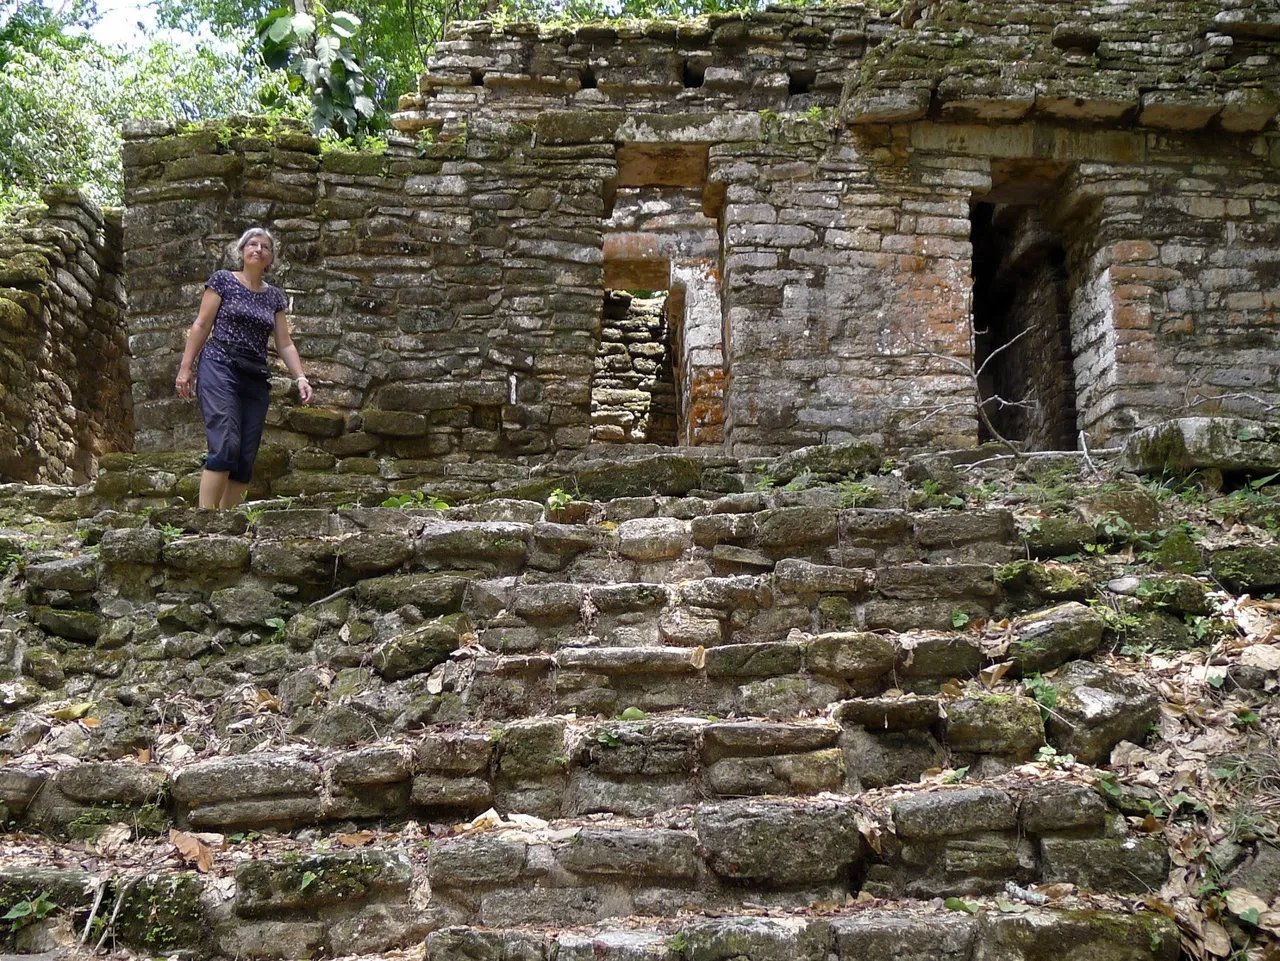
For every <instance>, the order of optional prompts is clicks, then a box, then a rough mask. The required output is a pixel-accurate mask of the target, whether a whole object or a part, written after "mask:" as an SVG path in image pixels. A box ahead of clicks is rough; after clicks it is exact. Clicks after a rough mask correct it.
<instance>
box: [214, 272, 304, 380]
mask: <svg viewBox="0 0 1280 961" xmlns="http://www.w3.org/2000/svg"><path fill="white" fill-rule="evenodd" d="M204 285H205V286H206V287H208V288H209V289H210V290H212V291H213V292H214V293H215V294H217V295H218V296H219V297H221V298H222V303H221V304H219V305H218V313H217V316H215V317H214V319H213V331H212V333H211V335H210V338H209V342H208V344H206V346H205V350H211V351H215V352H216V353H218V354H221V355H223V356H224V357H225V352H224V351H223V350H222V349H221V348H220V347H219V346H218V345H217V344H215V343H214V342H213V341H214V340H215V339H216V340H220V341H222V342H223V343H225V344H234V345H236V346H238V347H243V348H245V349H247V350H252V351H253V352H254V353H255V354H257V355H259V356H261V357H262V358H263V360H265V359H266V357H267V337H268V336H269V335H270V333H271V331H272V329H273V328H274V327H275V322H276V314H277V313H279V312H280V311H282V310H284V309H285V308H286V307H288V302H287V301H286V300H285V296H284V292H283V291H282V290H281V289H280V288H279V287H272V286H271V285H270V284H267V285H266V286H265V287H263V288H262V289H261V290H250V289H249V288H248V287H246V286H245V285H244V284H242V283H241V282H240V281H238V280H236V276H235V274H233V273H232V272H231V271H229V270H219V271H217V272H215V273H214V275H213V276H212V277H210V278H209V279H208V280H207V281H205V284H204Z"/></svg>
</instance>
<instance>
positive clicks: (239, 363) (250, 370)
mask: <svg viewBox="0 0 1280 961" xmlns="http://www.w3.org/2000/svg"><path fill="white" fill-rule="evenodd" d="M209 339H210V340H211V341H213V343H215V344H216V345H217V346H219V347H221V348H222V352H223V353H224V354H226V355H227V360H229V361H230V362H231V366H232V367H234V368H235V369H236V370H238V371H239V372H240V373H242V374H244V375H245V376H246V377H256V378H258V379H259V380H266V379H267V378H268V377H270V376H271V368H270V367H268V366H267V362H266V359H265V358H262V357H259V356H258V354H257V353H256V352H255V351H252V350H249V349H247V348H244V347H237V346H236V345H234V344H228V343H227V342H226V341H225V340H219V339H218V338H217V337H210V338H209Z"/></svg>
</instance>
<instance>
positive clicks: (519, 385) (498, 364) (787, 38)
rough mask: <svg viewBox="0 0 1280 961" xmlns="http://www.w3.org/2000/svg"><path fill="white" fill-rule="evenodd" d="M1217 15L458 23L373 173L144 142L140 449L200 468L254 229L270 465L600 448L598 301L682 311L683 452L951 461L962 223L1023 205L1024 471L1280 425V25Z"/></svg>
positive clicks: (966, 383)
mask: <svg viewBox="0 0 1280 961" xmlns="http://www.w3.org/2000/svg"><path fill="white" fill-rule="evenodd" d="M1238 7H1239V5H1238V4H1235V3H1233V2H1228V0H1221V2H1218V3H1208V4H1206V3H1202V2H1198V0H1176V2H1172V3H1167V4H1161V5H1159V6H1158V7H1155V8H1148V7H1147V6H1140V7H1138V6H1132V5H1126V6H1106V7H1097V8H1094V7H1089V8H1088V9H1084V8H1082V7H1081V5H1079V4H1074V3H1047V4H1039V5H1036V6H1035V8H1034V9H1030V10H1029V9H1025V8H1024V6H1022V5H1019V4H1015V3H1012V2H1005V0H978V2H971V3H964V4H960V3H950V2H948V3H927V4H923V5H916V4H909V5H907V7H906V8H904V10H903V12H901V13H899V14H896V15H895V16H893V17H889V16H885V15H882V14H881V13H880V12H879V11H878V9H870V10H868V9H866V8H864V7H863V6H861V5H857V4H852V5H843V6H834V7H822V8H815V9H813V10H795V9H791V8H787V9H785V10H784V9H775V10H768V11H765V12H761V13H756V14H750V15H747V16H745V17H743V16H739V15H736V14H735V15H713V16H710V17H707V18H700V19H698V20H695V21H689V22H682V23H676V22H669V21H652V22H643V23H640V22H636V23H621V24H608V25H605V24H594V25H583V26H579V27H577V28H574V29H568V28H563V27H545V28H543V27H539V26H538V25H529V24H514V25H508V26H506V27H501V28H500V27H495V26H494V25H492V24H489V23H466V24H456V25H454V26H453V27H452V28H451V30H450V33H449V35H448V37H447V38H446V40H445V41H443V42H442V43H441V44H440V45H439V47H438V48H437V53H436V56H435V57H434V59H433V60H432V62H431V64H430V71H429V73H427V74H426V75H424V77H423V78H422V82H421V89H420V92H419V93H415V94H411V95H408V96H406V97H405V98H403V100H402V103H401V107H402V110H401V112H400V113H399V114H397V116H396V118H395V123H396V126H397V127H398V128H399V129H400V130H401V131H402V132H403V133H405V134H408V135H409V136H410V137H413V138H418V139H417V140H414V141H410V140H402V141H398V142H396V143H393V145H392V148H391V150H390V151H389V152H388V153H387V154H385V155H382V156H373V155H369V154H341V153H329V154H324V155H321V154H320V152H319V145H318V144H317V143H316V141H314V140H313V139H311V138H310V137H308V136H306V135H305V134H304V133H302V132H300V131H297V130H289V129H282V128H279V127H277V128H274V129H267V128H258V129H248V128H244V127H242V126H241V127H236V128H235V129H227V128H222V129H205V130H195V129H192V130H173V129H169V128H156V127H145V128H144V127H139V128H137V129H135V130H134V131H133V132H132V133H131V137H132V139H131V141H130V143H129V145H128V147H127V149H126V157H125V162H126V171H127V173H126V180H127V183H128V202H129V205H130V210H129V214H128V218H127V222H126V246H127V248H128V250H129V252H130V265H131V267H130V288H131V291H132V293H133V303H134V307H133V309H134V315H133V321H132V325H133V330H134V333H135V337H134V379H135V383H136V388H135V390H136V394H137V402H138V408H137V409H138V414H137V416H138V432H137V446H138V448H139V449H140V450H145V451H165V450H170V449H175V448H187V447H198V446H199V444H200V443H201V432H200V429H199V424H198V422H197V420H196V418H195V414H194V409H193V407H192V406H191V405H190V404H183V403H181V402H178V401H177V400H176V399H174V398H173V397H172V393H171V391H172V386H171V384H172V371H173V368H174V367H175V366H176V363H177V356H178V351H179V350H180V348H181V343H182V336H183V332H184V331H185V329H186V327H187V326H188V325H189V323H190V318H191V316H192V312H193V311H194V306H195V303H196V301H197V299H198V294H199V285H200V283H201V282H202V281H203V280H204V278H205V277H206V276H207V275H208V273H210V272H211V271H212V270H213V269H214V268H215V267H216V266H218V257H217V252H218V249H219V247H220V245H221V244H222V243H223V242H225V241H226V240H227V239H229V238H231V237H233V236H235V235H236V234H238V233H239V232H240V231H241V230H242V229H243V228H244V227H245V226H248V225H249V224H250V223H255V222H259V221H262V222H267V223H269V224H271V225H273V226H274V227H275V228H276V229H277V230H278V231H279V233H280V234H281V236H282V240H283V245H282V250H281V260H282V263H283V266H284V270H283V271H282V279H283V283H284V286H285V287H286V289H287V290H288V291H289V292H290V294H291V296H292V299H293V313H294V316H295V318H296V327H297V334H298V341H299V344H300V348H301V350H302V353H303V356H304V358H305V359H306V360H307V362H308V363H309V365H310V366H311V368H312V369H313V370H314V372H315V374H316V376H315V377H314V378H313V380H314V381H315V383H316V385H317V387H318V397H319V403H320V407H321V409H320V410H316V411H301V410H296V409H290V408H289V406H288V405H287V404H277V405H276V406H275V408H274V409H273V414H272V418H273V420H272V424H271V428H270V433H269V435H268V441H269V442H271V443H275V444H278V445H280V446H281V447H283V448H285V449H286V450H287V451H291V452H293V453H292V454H290V457H291V458H297V459H299V460H298V463H297V464H295V463H293V460H292V459H291V460H290V461H289V465H288V466H289V468H290V469H291V470H297V469H308V468H307V465H314V464H318V463H319V462H320V461H321V460H323V461H324V462H325V463H326V464H329V463H331V462H334V463H336V464H337V466H336V467H335V468H334V469H335V470H336V471H338V472H342V471H346V470H349V471H360V470H370V471H372V470H377V469H379V468H377V467H376V466H375V465H374V464H372V463H367V462H370V461H371V460H373V459H375V458H378V459H382V460H383V461H384V462H385V461H386V460H387V459H388V458H391V459H394V460H395V462H396V468H395V471H396V472H397V474H398V475H407V476H424V477H430V476H435V475H437V474H438V473H439V471H440V469H441V466H440V465H441V464H442V463H444V462H451V463H455V464H456V463H458V462H474V461H479V460H495V459H504V460H509V459H512V458H524V459H526V460H527V461H528V460H534V461H536V460H539V459H544V458H546V457H549V456H552V455H554V454H556V453H557V452H564V451H573V450H577V449H580V448H582V447H584V446H586V445H587V444H588V443H589V441H590V439H591V396H592V384H593V379H594V370H595V366H596V357H597V354H598V352H599V343H600V340H601V337H602V327H601V324H602V306H603V303H604V298H605V293H606V291H607V290H609V289H615V288H620V287H625V288H632V289H636V288H639V289H644V290H666V291H669V292H670V293H671V297H670V298H669V304H668V306H669V309H668V315H669V316H668V321H669V328H670V332H671V337H672V338H674V341H675V346H677V348H678V353H679V357H678V358H676V360H675V364H676V367H677V370H676V372H675V374H676V376H675V384H676V391H677V395H678V397H677V405H676V406H677V408H678V410H679V411H680V414H679V417H678V420H679V423H678V424H677V426H676V431H675V434H676V439H677V440H678V441H679V442H680V443H684V444H695V445H697V444H701V445H721V444H723V445H726V446H727V447H729V448H730V449H732V450H733V451H734V452H736V453H738V454H742V455H752V454H771V453H777V452H779V451H782V450H786V449H790V448H794V447H798V446H803V445H807V444H814V443H824V442H825V443H830V442H840V441H845V440H849V439H852V438H857V439H868V440H873V441H876V442H880V443H886V444H890V445H893V444H912V443H935V444H942V445H947V446H969V445H972V444H974V443H975V442H976V441H977V439H978V436H979V435H978V423H977V418H976V416H975V413H976V412H975V407H974V403H975V401H976V399H977V389H976V386H975V382H974V379H973V377H972V357H971V346H970V341H971V336H970V334H971V328H970V318H971V315H972V311H973V303H972V274H973V254H972V250H973V245H972V235H973V231H974V220H973V216H972V211H973V207H974V205H975V204H977V203H981V202H990V203H1001V204H1012V205H1015V206H1018V205H1021V206H1024V207H1027V208H1028V211H1029V213H1030V212H1034V216H1035V217H1038V218H1040V219H1042V220H1043V221H1044V223H1045V224H1046V226H1047V227H1048V229H1050V230H1052V231H1054V232H1055V233H1056V234H1058V235H1059V236H1060V237H1061V238H1062V245H1063V249H1064V251H1065V254H1066V257H1065V262H1064V264H1063V266H1062V269H1063V271H1064V272H1065V284H1066V291H1067V293H1066V309H1067V312H1068V313H1069V317H1068V318H1067V323H1066V326H1067V328H1068V332H1065V333H1061V335H1060V336H1059V338H1058V339H1057V340H1055V341H1054V342H1053V344H1048V343H1045V344H1041V345H1040V346H1038V347H1036V348H1035V350H1034V351H1033V352H1032V354H1031V355H1029V356H1034V357H1037V358H1050V357H1052V359H1053V362H1052V364H1050V366H1049V368H1047V372H1045V371H1042V372H1041V373H1042V374H1043V376H1042V377H1041V378H1040V379H1041V380H1042V381H1043V383H1041V384H1040V385H1039V386H1038V390H1039V393H1040V395H1041V396H1042V397H1043V398H1045V402H1046V403H1048V404H1049V405H1050V406H1051V407H1052V411H1053V412H1052V414H1047V415H1045V422H1044V423H1036V424H1034V425H1032V426H1030V427H1028V428H1027V430H1028V435H1027V436H1028V437H1029V438H1030V439H1031V441H1032V443H1033V444H1035V445H1037V446H1053V445H1054V444H1060V443H1062V442H1063V438H1074V436H1075V433H1076V432H1077V431H1078V430H1081V429H1083V430H1084V431H1085V432H1086V434H1087V435H1088V436H1089V438H1090V440H1091V441H1093V442H1095V443H1096V442H1105V441H1107V440H1109V439H1111V438H1114V437H1117V436H1121V435H1123V434H1125V433H1127V432H1129V431H1131V430H1132V429H1133V428H1134V427H1137V426H1141V425H1142V424H1145V423H1149V422H1152V421H1155V420H1159V419H1161V418H1164V417H1167V416H1169V415H1171V414H1176V413H1181V412H1184V411H1186V410H1188V409H1191V410H1198V411H1203V410H1209V411H1219V410H1221V411H1226V412H1235V413H1248V414H1253V415H1257V414H1258V413H1259V412H1260V411H1261V410H1262V409H1265V408H1266V407H1268V406H1269V405H1270V404H1273V403H1275V402H1277V401H1280V393H1277V392H1275V391H1274V390H1272V389H1271V385H1272V384H1274V383H1275V382H1276V375H1277V373H1280V370H1278V368H1280V351H1278V350H1277V346H1278V345H1277V342H1276V336H1275V331H1274V327H1273V325H1272V323H1271V306H1272V301H1273V300H1275V299H1280V294H1277V293H1276V291H1277V290H1280V283H1277V282H1276V279H1275V278H1274V276H1273V274H1274V271H1273V270H1272V268H1271V265H1272V264H1273V263H1274V262H1275V257H1274V254H1273V252H1274V251H1275V250H1276V249H1278V245H1277V240H1280V236H1277V234H1278V233H1280V218H1277V216H1276V213H1277V210H1276V208H1275V205H1276V200H1275V199H1274V198H1275V197H1276V195H1277V192H1278V191H1280V172H1278V171H1277V162H1278V161H1280V139H1278V138H1277V136H1276V134H1275V133H1274V128H1273V118H1274V116H1275V114H1276V109H1277V106H1280V96H1277V91H1276V79H1275V78H1276V76H1277V63H1278V61H1277V52H1278V51H1280V14H1277V13H1276V12H1275V11H1274V10H1273V9H1272V8H1271V7H1270V6H1259V5H1257V4H1254V5H1252V6H1251V7H1249V8H1247V9H1245V8H1238ZM1038 289H1039V288H1038V286H1037V285H1036V284H1032V283H1028V284H1023V285H1019V286H1018V287H1017V289H1016V290H1015V292H1014V296H1015V297H1018V298H1028V297H1031V296H1032V295H1033V293H1034V292H1035V291H1036V290H1038ZM1036 315H1037V313H1036V308H1035V306H1034V305H1031V304H1025V303H1019V304H1014V305H1013V306H1012V314H1011V316H1019V317H1024V318H1029V317H1032V316H1036ZM1068 340H1069V346H1068V344H1067V341H1068ZM1027 347H1028V348H1030V347H1031V344H1030V343H1029V344H1028V345H1027ZM1018 356H1021V354H1019V353H1016V352H1015V353H1010V355H1009V362H1010V363H1012V362H1014V361H1015V360H1016V358H1017V357H1018ZM996 373H997V374H999V375H1000V376H1001V377H1004V378H1006V379H1008V377H1009V376H1011V375H1012V376H1014V377H1015V379H1016V377H1017V376H1018V375H1017V372H1016V371H1011V370H1008V369H1006V370H1003V371H997V372H996ZM1072 381H1074V383H1072ZM285 386H286V383H285V381H284V380H283V379H282V380H281V389H282V391H283V390H284V388H285ZM281 399H282V400H283V399H284V398H283V396H282V398H281ZM1072 411H1074V414H1073V413H1072ZM1050 424H1052V426H1050ZM335 458H336V461H334V459H335Z"/></svg>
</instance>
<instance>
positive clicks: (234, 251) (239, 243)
mask: <svg viewBox="0 0 1280 961" xmlns="http://www.w3.org/2000/svg"><path fill="white" fill-rule="evenodd" d="M254 237H266V238H267V239H268V240H269V241H271V254H272V257H271V265H270V266H269V267H267V270H268V271H270V270H271V268H272V267H274V266H275V265H276V257H275V255H276V252H277V251H276V247H277V245H276V238H275V235H274V234H273V233H272V232H271V231H269V230H268V229H267V228H266V227H250V228H249V229H248V230H246V231H245V232H244V233H242V234H241V235H240V238H239V239H238V240H234V241H232V242H231V243H230V244H228V245H227V260H229V261H230V262H231V267H232V269H233V270H243V269H244V245H245V244H247V243H248V242H249V241H251V240H252V239H253V238H254Z"/></svg>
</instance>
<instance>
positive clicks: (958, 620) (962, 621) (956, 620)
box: [951, 608, 969, 631]
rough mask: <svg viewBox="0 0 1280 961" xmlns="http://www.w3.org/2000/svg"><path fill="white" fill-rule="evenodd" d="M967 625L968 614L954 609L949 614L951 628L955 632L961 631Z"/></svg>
mask: <svg viewBox="0 0 1280 961" xmlns="http://www.w3.org/2000/svg"><path fill="white" fill-rule="evenodd" d="M968 624H969V612H968V611H962V610H960V609H959V608H956V609H955V610H954V611H952V612H951V626H952V627H954V628H955V629H956V630H957V631H959V630H963V629H964V628H965V627H966V626H968Z"/></svg>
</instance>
